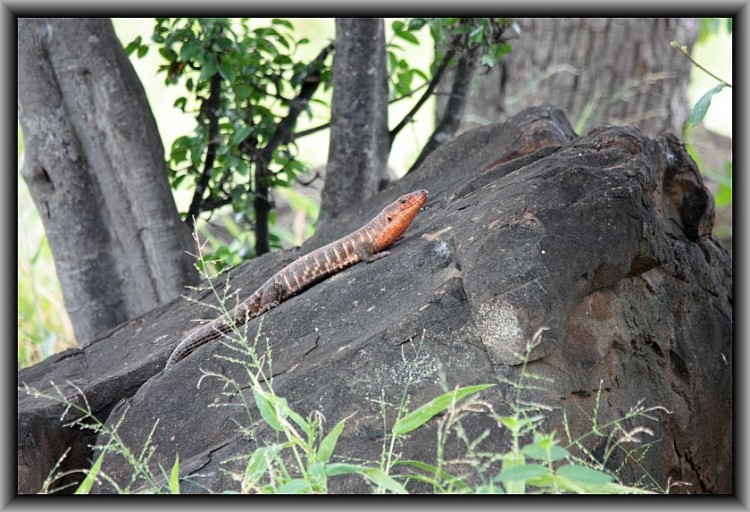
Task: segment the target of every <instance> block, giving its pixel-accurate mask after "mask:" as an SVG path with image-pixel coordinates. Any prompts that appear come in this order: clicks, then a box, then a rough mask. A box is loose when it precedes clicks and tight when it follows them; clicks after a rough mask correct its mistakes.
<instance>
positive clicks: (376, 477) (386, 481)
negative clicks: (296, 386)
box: [359, 468, 408, 494]
mask: <svg viewBox="0 0 750 512" xmlns="http://www.w3.org/2000/svg"><path fill="white" fill-rule="evenodd" d="M359 473H360V474H362V475H364V476H365V477H366V478H368V479H369V480H370V481H371V482H372V483H374V484H376V485H379V486H380V487H382V488H384V489H386V490H388V491H391V492H393V493H396V494H408V493H407V492H406V489H405V488H404V486H403V485H401V484H400V483H398V482H397V481H396V480H394V479H393V478H391V477H390V476H388V475H387V474H386V473H385V472H384V471H383V470H382V469H380V468H369V469H367V470H365V471H359Z"/></svg>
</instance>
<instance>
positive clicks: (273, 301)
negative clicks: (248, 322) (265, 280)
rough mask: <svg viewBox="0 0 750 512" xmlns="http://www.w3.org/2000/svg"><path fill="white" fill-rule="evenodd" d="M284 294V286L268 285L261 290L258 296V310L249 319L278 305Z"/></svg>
mask: <svg viewBox="0 0 750 512" xmlns="http://www.w3.org/2000/svg"><path fill="white" fill-rule="evenodd" d="M283 294H284V286H283V285H282V284H280V283H277V282H275V281H274V282H272V283H269V284H268V285H267V286H265V287H264V288H263V292H262V293H261V295H260V309H259V310H258V311H257V312H255V313H254V314H253V315H252V316H251V318H256V317H259V316H260V315H262V314H263V313H266V312H267V311H270V310H272V309H273V308H275V307H276V306H278V305H279V303H280V302H281V299H282V297H283Z"/></svg>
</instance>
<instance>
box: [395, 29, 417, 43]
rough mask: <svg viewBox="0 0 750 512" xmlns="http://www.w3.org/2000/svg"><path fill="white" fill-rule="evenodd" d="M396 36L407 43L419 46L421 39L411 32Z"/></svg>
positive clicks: (400, 33) (399, 33)
mask: <svg viewBox="0 0 750 512" xmlns="http://www.w3.org/2000/svg"><path fill="white" fill-rule="evenodd" d="M396 35H397V36H398V37H400V38H401V39H403V40H405V41H409V42H410V43H411V44H416V45H419V39H418V38H417V36H415V35H414V34H412V33H411V32H406V31H404V32H398V33H397V34H396Z"/></svg>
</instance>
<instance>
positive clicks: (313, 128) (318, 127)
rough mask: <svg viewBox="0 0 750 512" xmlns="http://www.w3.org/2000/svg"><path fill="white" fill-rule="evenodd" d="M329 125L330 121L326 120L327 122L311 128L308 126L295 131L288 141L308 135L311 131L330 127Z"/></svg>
mask: <svg viewBox="0 0 750 512" xmlns="http://www.w3.org/2000/svg"><path fill="white" fill-rule="evenodd" d="M330 127H331V122H330V121H328V122H327V123H323V124H321V125H318V126H313V127H312V128H308V129H307V130H302V131H299V132H297V133H295V134H294V135H292V137H291V138H290V139H289V142H292V141H295V140H297V139H299V138H302V137H307V136H308V135H312V134H313V133H316V132H319V131H321V130H325V129H326V128H330Z"/></svg>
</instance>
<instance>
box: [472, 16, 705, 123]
mask: <svg viewBox="0 0 750 512" xmlns="http://www.w3.org/2000/svg"><path fill="white" fill-rule="evenodd" d="M517 21H518V23H519V25H520V26H521V29H522V31H521V34H520V36H519V39H518V40H514V41H511V44H512V45H513V52H512V53H511V54H510V55H509V56H507V57H506V59H504V60H503V61H502V62H501V65H500V66H497V67H496V68H494V69H493V70H492V71H491V72H490V73H489V74H487V75H485V76H484V77H482V78H481V79H480V81H479V84H478V85H479V87H478V90H477V93H476V94H475V95H474V96H473V97H472V99H471V101H470V105H469V109H468V112H467V116H466V119H465V122H464V125H463V127H462V129H464V130H465V129H468V128H470V127H472V126H476V125H481V124H487V123H491V122H495V121H498V120H503V119H506V118H507V117H509V116H511V115H513V114H515V113H516V112H518V111H520V110H522V109H524V108H526V107H529V106H533V105H540V104H550V105H552V106H554V107H557V108H560V109H562V110H564V111H565V112H566V113H567V115H568V117H569V118H570V119H571V120H575V122H574V126H575V128H576V131H577V132H578V133H579V134H582V133H585V132H586V131H588V130H589V129H590V128H592V127H594V126H596V125H600V124H635V125H637V126H639V127H640V128H641V129H642V130H643V131H644V132H645V133H646V134H648V135H651V136H653V135H655V134H656V133H658V132H661V131H665V130H668V131H672V132H674V133H676V134H678V135H682V133H683V130H684V128H685V123H686V122H687V118H688V115H689V111H690V105H688V103H687V86H688V83H689V80H690V66H691V64H690V62H689V61H688V60H687V59H686V58H684V57H682V56H681V55H679V54H677V53H676V52H675V51H674V50H673V49H672V48H671V47H670V45H669V43H670V41H672V40H676V41H678V42H680V44H685V45H687V46H688V47H689V48H691V47H692V45H693V43H694V42H695V38H696V36H697V32H698V20H697V19H684V18H683V19H672V18H646V19H644V18H628V19H619V18H618V19H570V18H555V19H518V20H517Z"/></svg>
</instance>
